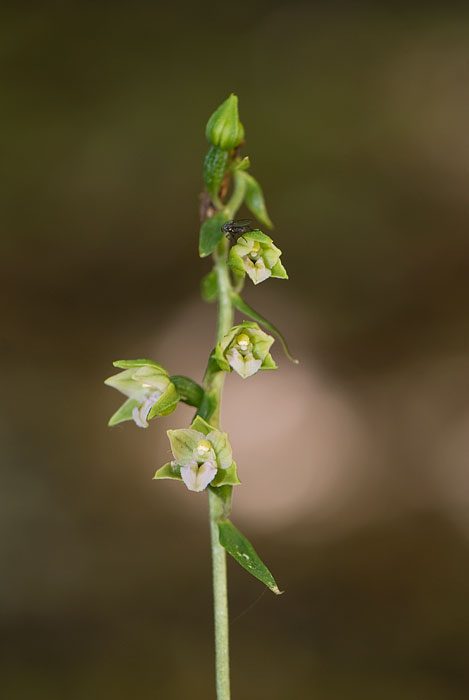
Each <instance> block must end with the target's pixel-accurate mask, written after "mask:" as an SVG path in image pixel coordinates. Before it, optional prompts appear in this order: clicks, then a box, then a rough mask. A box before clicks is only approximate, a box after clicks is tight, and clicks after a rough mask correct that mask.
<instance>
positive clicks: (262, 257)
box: [228, 231, 288, 284]
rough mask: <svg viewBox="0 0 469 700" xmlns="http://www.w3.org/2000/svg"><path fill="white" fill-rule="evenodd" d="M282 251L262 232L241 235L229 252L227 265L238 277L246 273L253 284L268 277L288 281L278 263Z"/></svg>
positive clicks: (280, 264) (283, 269) (285, 272)
mask: <svg viewBox="0 0 469 700" xmlns="http://www.w3.org/2000/svg"><path fill="white" fill-rule="evenodd" d="M281 254H282V251H281V250H280V248H277V246H275V245H274V244H273V242H272V239H271V238H270V237H269V236H266V235H265V233H262V231H251V232H250V233H243V235H242V236H240V238H238V241H237V243H236V245H234V246H233V247H232V248H231V250H230V255H229V258H228V263H229V265H230V266H231V268H232V269H233V271H234V272H235V274H237V275H238V276H240V277H244V275H245V274H246V273H247V274H248V276H249V277H250V278H251V280H252V281H253V282H254V284H259V283H260V282H263V281H264V280H266V279H268V278H269V277H278V278H280V279H288V275H287V271H286V270H285V268H284V267H283V265H282V263H281V262H280V255H281Z"/></svg>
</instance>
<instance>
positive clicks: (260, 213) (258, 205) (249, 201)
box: [243, 173, 274, 228]
mask: <svg viewBox="0 0 469 700" xmlns="http://www.w3.org/2000/svg"><path fill="white" fill-rule="evenodd" d="M243 175H244V177H245V179H246V195H245V202H246V206H247V207H248V209H249V210H250V211H251V212H252V213H253V214H254V216H255V217H256V219H259V221H260V222H261V223H262V224H264V226H267V228H273V226H274V225H273V223H272V221H271V220H270V217H269V215H268V213H267V208H266V206H265V200H264V194H263V192H262V189H261V186H260V185H259V183H258V182H257V180H256V179H255V178H254V177H253V176H252V175H249V174H248V173H243Z"/></svg>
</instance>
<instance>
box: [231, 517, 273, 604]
mask: <svg viewBox="0 0 469 700" xmlns="http://www.w3.org/2000/svg"><path fill="white" fill-rule="evenodd" d="M218 536H219V539H220V544H221V545H222V546H223V547H224V548H225V549H226V551H227V552H228V553H229V554H231V556H232V557H233V559H236V561H237V562H238V564H241V566H242V567H244V568H245V569H246V571H249V573H250V574H252V575H253V576H255V577H256V578H258V579H259V581H262V583H263V584H265V585H266V586H267V588H270V590H271V591H272V592H273V593H275V594H276V595H280V594H281V593H282V592H283V591H281V590H279V587H278V586H277V584H276V582H275V579H274V577H273V576H272V574H271V573H270V571H269V569H268V568H267V567H266V565H265V564H264V563H263V562H262V560H261V559H260V557H259V555H258V554H257V552H256V550H255V549H254V547H253V546H252V544H251V543H250V542H249V540H247V539H246V537H245V536H244V535H243V534H242V533H241V532H240V531H239V530H238V529H237V528H235V526H234V525H233V523H232V522H231V521H230V520H222V521H221V522H219V523H218Z"/></svg>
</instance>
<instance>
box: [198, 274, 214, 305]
mask: <svg viewBox="0 0 469 700" xmlns="http://www.w3.org/2000/svg"><path fill="white" fill-rule="evenodd" d="M200 288H201V292H202V299H203V300H204V301H208V302H209V303H210V302H212V301H215V300H216V298H217V297H218V280H217V273H216V271H215V270H210V272H208V273H207V274H206V275H205V276H204V277H202V280H201V283H200Z"/></svg>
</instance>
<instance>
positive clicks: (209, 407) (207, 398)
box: [197, 391, 217, 420]
mask: <svg viewBox="0 0 469 700" xmlns="http://www.w3.org/2000/svg"><path fill="white" fill-rule="evenodd" d="M216 407H217V394H216V392H215V391H206V392H205V393H204V396H203V398H202V401H201V402H200V406H199V410H198V411H197V416H200V418H203V419H205V420H210V418H211V417H212V415H213V412H214V410H215V409H216Z"/></svg>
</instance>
